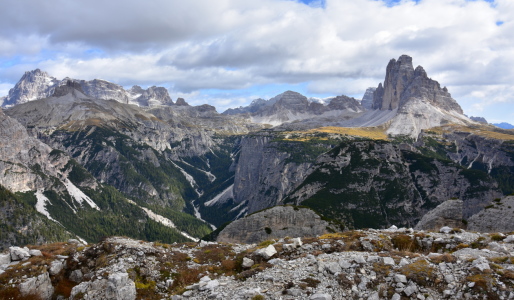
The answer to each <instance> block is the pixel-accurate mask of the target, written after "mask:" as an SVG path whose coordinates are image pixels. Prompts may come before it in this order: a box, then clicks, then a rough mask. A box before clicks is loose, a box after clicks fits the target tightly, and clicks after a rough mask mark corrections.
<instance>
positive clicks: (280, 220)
mask: <svg viewBox="0 0 514 300" xmlns="http://www.w3.org/2000/svg"><path fill="white" fill-rule="evenodd" d="M328 225H329V224H328V222H326V221H323V220H321V217H320V216H319V215H318V214H316V213H315V212H314V211H312V210H310V209H308V208H296V207H292V206H275V207H272V208H270V209H267V210H264V211H261V212H258V213H255V214H252V215H249V216H246V217H244V218H242V219H239V220H236V221H234V222H232V223H230V224H228V225H227V227H225V228H224V229H223V230H222V231H221V232H220V234H219V235H218V238H217V241H218V242H226V243H248V244H251V243H258V242H262V241H265V240H269V239H279V238H284V237H298V236H301V237H303V236H317V235H320V234H324V233H326V228H327V226H328Z"/></svg>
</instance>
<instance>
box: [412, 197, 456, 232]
mask: <svg viewBox="0 0 514 300" xmlns="http://www.w3.org/2000/svg"><path fill="white" fill-rule="evenodd" d="M463 206H464V202H463V201H462V200H447V201H445V202H443V203H441V204H439V205H438V206H437V207H436V208H434V209H433V210H431V211H429V212H428V213H427V214H426V215H424V216H423V218H421V220H420V221H419V222H418V224H417V225H416V227H415V228H414V229H416V230H439V229H440V228H441V227H443V226H447V227H451V228H456V227H457V228H461V227H462V225H463V223H462V210H463Z"/></svg>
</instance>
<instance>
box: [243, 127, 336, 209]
mask: <svg viewBox="0 0 514 300" xmlns="http://www.w3.org/2000/svg"><path fill="white" fill-rule="evenodd" d="M276 137H277V136H276V135H274V134H260V135H253V136H249V137H246V138H244V139H243V140H242V141H241V144H240V148H241V152H240V155H239V160H238V164H237V166H236V168H235V178H234V191H233V193H234V200H235V202H236V203H241V202H243V201H246V202H247V207H248V211H247V212H248V213H252V212H255V211H258V210H261V209H263V208H266V207H270V206H274V205H277V204H280V203H281V200H282V199H283V198H284V197H285V196H286V195H287V194H288V193H290V192H291V191H292V190H294V189H295V188H296V187H297V186H298V185H299V184H300V183H301V182H302V180H303V179H304V178H305V177H306V176H307V175H308V174H309V173H310V172H311V170H310V167H311V166H312V163H313V162H314V160H315V158H316V157H317V155H319V154H321V153H323V152H325V151H327V150H328V149H329V145H324V144H315V145H309V144H304V143H299V142H292V141H291V142H288V141H275V140H274V138H276ZM310 151H312V152H311V153H308V152H310Z"/></svg>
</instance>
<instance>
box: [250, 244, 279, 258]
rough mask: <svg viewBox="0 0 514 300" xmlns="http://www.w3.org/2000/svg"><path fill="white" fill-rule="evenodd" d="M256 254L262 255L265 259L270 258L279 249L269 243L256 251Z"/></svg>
mask: <svg viewBox="0 0 514 300" xmlns="http://www.w3.org/2000/svg"><path fill="white" fill-rule="evenodd" d="M255 254H256V255H259V256H262V257H264V258H265V259H270V258H271V257H272V256H273V255H275V254H277V250H276V249H275V247H273V245H269V246H268V247H266V248H262V249H259V250H257V251H255Z"/></svg>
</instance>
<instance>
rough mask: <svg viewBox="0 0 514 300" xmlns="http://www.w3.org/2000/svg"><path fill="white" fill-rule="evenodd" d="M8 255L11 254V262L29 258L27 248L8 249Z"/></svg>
mask: <svg viewBox="0 0 514 300" xmlns="http://www.w3.org/2000/svg"><path fill="white" fill-rule="evenodd" d="M9 253H10V254H11V260H13V261H18V260H23V259H25V258H29V257H30V253H29V248H27V247H23V248H20V247H9Z"/></svg>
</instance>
